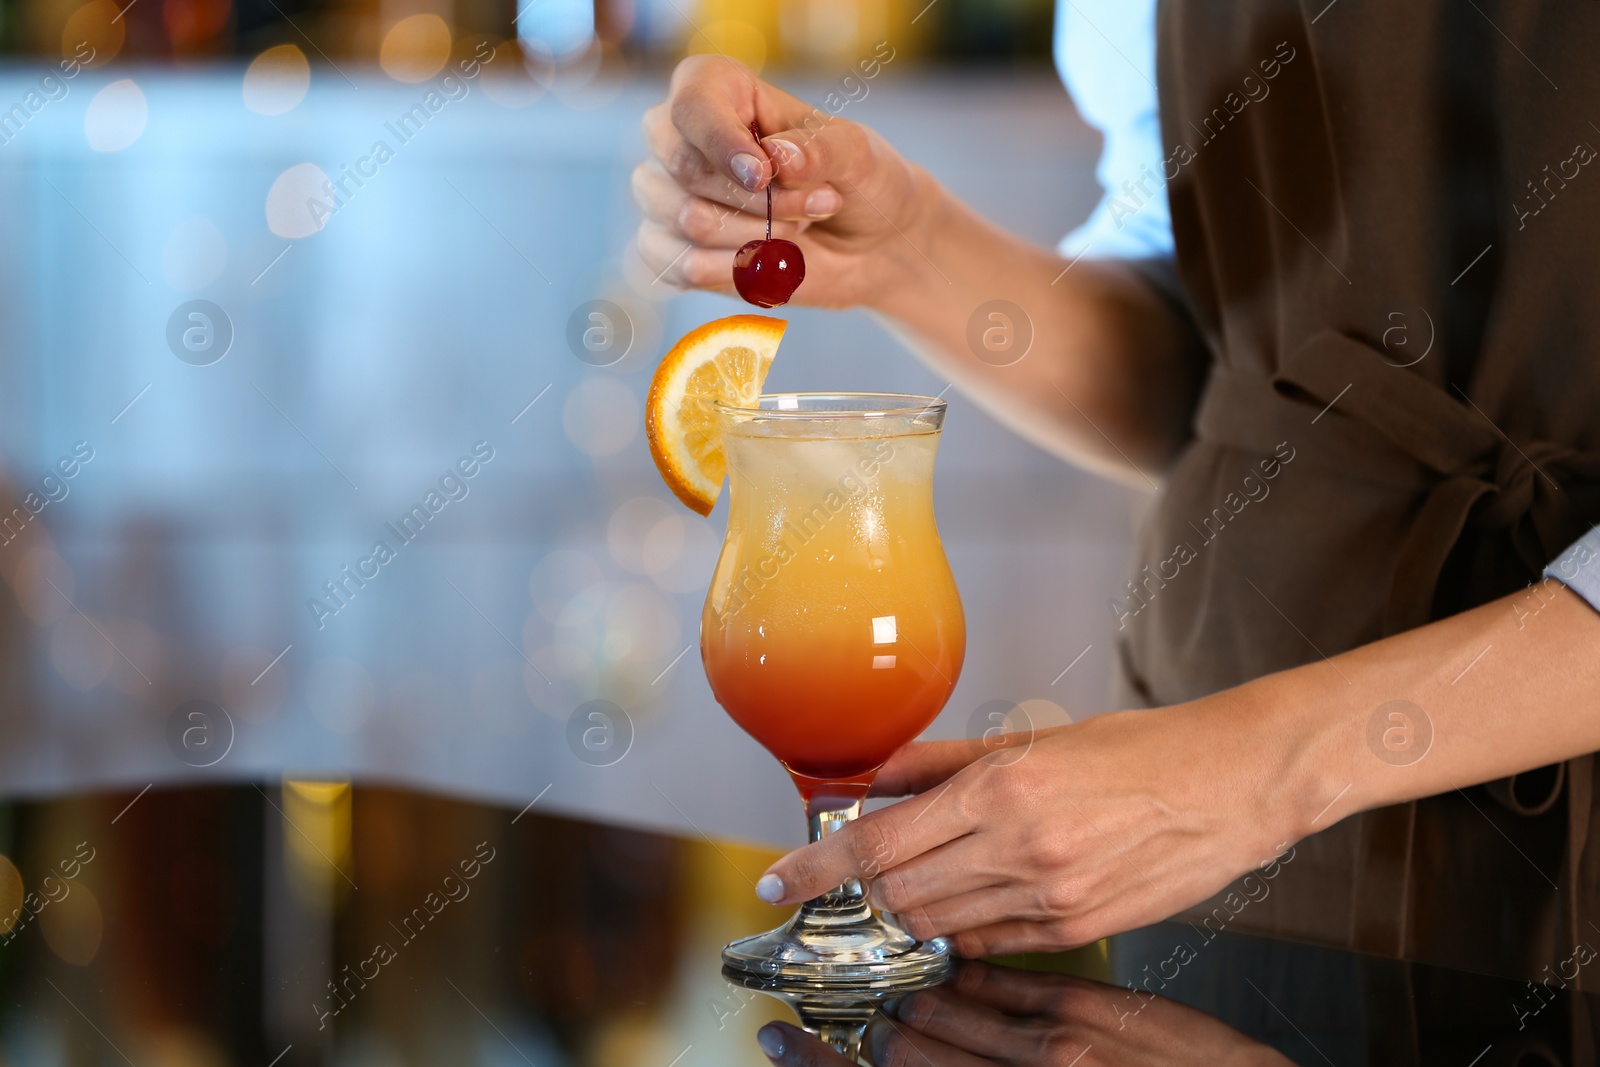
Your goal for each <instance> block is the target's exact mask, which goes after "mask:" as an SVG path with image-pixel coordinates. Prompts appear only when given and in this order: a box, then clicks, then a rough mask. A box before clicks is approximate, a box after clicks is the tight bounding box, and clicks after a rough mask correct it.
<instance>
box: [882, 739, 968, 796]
mask: <svg viewBox="0 0 1600 1067" xmlns="http://www.w3.org/2000/svg"><path fill="white" fill-rule="evenodd" d="M983 754H984V752H983V749H981V748H975V747H974V746H973V744H972V742H970V741H913V742H911V744H909V745H907V746H906V747H904V748H902V749H901V750H900V751H899V752H896V753H895V754H894V755H893V756H890V757H889V762H888V763H885V764H884V765H883V769H882V770H880V771H879V772H878V776H877V777H876V778H875V779H873V782H872V790H871V792H870V793H869V794H868V795H869V796H875V797H904V796H910V795H911V794H913V793H925V792H927V791H928V790H929V789H932V788H934V787H935V786H939V785H942V784H944V782H945V780H946V779H948V778H950V777H951V776H952V775H954V774H955V773H956V772H957V771H959V770H961V768H963V767H965V766H966V765H967V764H969V763H971V762H972V761H973V760H975V759H977V758H979V757H980V756H982V755H983Z"/></svg>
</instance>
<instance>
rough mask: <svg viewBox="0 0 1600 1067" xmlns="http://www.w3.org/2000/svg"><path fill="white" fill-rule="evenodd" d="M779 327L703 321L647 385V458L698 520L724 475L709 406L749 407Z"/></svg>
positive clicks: (754, 321) (743, 318) (756, 319)
mask: <svg viewBox="0 0 1600 1067" xmlns="http://www.w3.org/2000/svg"><path fill="white" fill-rule="evenodd" d="M786 326H788V323H787V322H785V321H784V320H783V319H774V318H770V317H768V316H766V315H730V316H728V317H727V318H725V319H717V320H716V321H715V322H708V323H706V324H705V325H704V326H701V327H699V328H698V329H694V330H690V331H689V332H688V333H687V334H685V335H684V336H683V339H682V340H680V341H679V342H678V343H677V344H675V345H673V346H672V350H671V351H669V352H668V353H667V354H666V356H664V357H663V358H662V360H661V365H660V366H659V367H657V368H656V374H655V377H654V378H653V379H651V381H650V399H649V400H648V401H647V402H646V403H645V412H644V429H645V436H646V437H647V438H648V439H649V441H650V455H651V457H652V458H653V459H654V460H655V461H656V469H657V470H659V471H660V472H661V477H662V479H663V480H665V481H666V483H667V488H669V489H671V490H672V492H673V494H674V495H675V496H677V498H678V499H679V500H681V501H683V502H684V503H685V504H686V505H688V506H689V507H690V508H692V509H693V510H694V511H696V512H698V513H699V514H701V515H709V514H710V513H711V509H712V508H713V507H714V506H715V505H716V503H717V496H718V494H720V493H721V492H722V479H723V476H724V475H725V474H727V472H728V461H727V458H726V457H725V456H724V455H723V452H722V434H721V432H720V431H719V430H718V428H717V418H716V411H715V408H714V406H713V404H714V402H715V401H718V400H720V401H723V402H724V403H729V404H736V405H739V406H741V407H754V406H755V405H756V401H757V400H759V399H760V397H761V383H762V382H764V381H765V380H766V378H767V370H768V368H770V367H771V366H772V357H773V356H774V355H776V354H777V351H778V342H779V341H782V340H783V331H784V328H785V327H786Z"/></svg>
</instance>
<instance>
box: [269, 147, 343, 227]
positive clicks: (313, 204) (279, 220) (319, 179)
mask: <svg viewBox="0 0 1600 1067" xmlns="http://www.w3.org/2000/svg"><path fill="white" fill-rule="evenodd" d="M336 206H337V205H335V204H334V201H333V182H332V181H330V180H329V178H328V175H327V173H326V172H324V171H323V169H322V168H321V167H319V166H317V165H316V164H315V163H296V164H295V165H294V166H292V167H290V168H289V169H288V170H286V171H284V172H283V173H282V174H280V175H278V177H277V179H276V180H275V181H273V183H272V188H270V189H268V190H267V229H269V230H271V231H272V232H273V233H275V234H277V235H278V236H279V237H288V238H291V239H296V238H301V237H310V236H311V235H312V234H314V233H316V232H317V231H318V230H320V229H322V227H324V226H326V225H327V224H328V219H330V218H332V215H331V214H330V213H329V212H330V211H331V210H332V209H333V208H335V207H336Z"/></svg>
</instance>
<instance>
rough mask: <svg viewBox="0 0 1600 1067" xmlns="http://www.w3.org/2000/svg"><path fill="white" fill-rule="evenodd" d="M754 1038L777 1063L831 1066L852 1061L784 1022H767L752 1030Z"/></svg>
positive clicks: (799, 1066)
mask: <svg viewBox="0 0 1600 1067" xmlns="http://www.w3.org/2000/svg"><path fill="white" fill-rule="evenodd" d="M756 1041H757V1043H758V1044H760V1046H761V1052H762V1054H763V1055H765V1056H766V1057H767V1059H769V1060H771V1061H772V1062H773V1063H776V1064H778V1065H780V1067H833V1065H834V1064H849V1063H852V1062H853V1061H852V1060H847V1059H845V1058H844V1057H843V1056H841V1055H839V1053H837V1052H835V1051H834V1050H833V1049H831V1048H829V1047H828V1046H827V1045H825V1044H823V1043H822V1042H821V1041H819V1040H818V1039H817V1038H816V1037H814V1036H812V1035H811V1034H808V1033H806V1032H805V1031H804V1030H802V1029H800V1028H799V1027H797V1026H790V1025H789V1024H788V1023H768V1024H767V1025H765V1026H763V1027H762V1028H761V1029H760V1030H759V1031H757V1032H756Z"/></svg>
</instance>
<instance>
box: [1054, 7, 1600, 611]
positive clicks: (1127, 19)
mask: <svg viewBox="0 0 1600 1067" xmlns="http://www.w3.org/2000/svg"><path fill="white" fill-rule="evenodd" d="M1054 51H1055V60H1056V69H1057V70H1058V71H1060V73H1061V80H1062V81H1063V82H1065V83H1066V86H1067V91H1068V92H1069V93H1071V94H1072V99H1073V102H1074V103H1076V104H1077V106H1078V113H1079V114H1080V115H1082V116H1083V120H1084V121H1085V122H1087V123H1088V124H1089V125H1090V126H1093V127H1094V128H1095V129H1096V130H1098V131H1100V135H1101V136H1102V137H1103V138H1104V139H1105V143H1104V146H1103V147H1102V148H1101V150H1100V161H1099V163H1097V164H1096V165H1095V169H1094V175H1095V178H1096V180H1098V181H1099V183H1100V188H1101V189H1102V190H1103V191H1104V192H1103V195H1102V196H1101V198H1100V202H1099V203H1098V204H1096V205H1095V209H1094V211H1093V212H1091V213H1090V215H1089V218H1088V219H1087V220H1085V221H1084V223H1083V225H1081V226H1079V227H1078V228H1077V229H1075V230H1073V231H1072V232H1071V233H1069V234H1067V236H1065V237H1063V238H1062V239H1061V243H1060V244H1059V245H1058V246H1057V249H1058V250H1059V251H1060V253H1061V254H1062V255H1063V256H1066V257H1067V258H1069V259H1077V258H1078V257H1080V256H1090V257H1096V258H1113V259H1160V258H1170V257H1171V256H1172V213H1171V211H1170V210H1169V208H1168V206H1167V188H1166V181H1165V179H1164V177H1163V175H1164V173H1165V171H1164V162H1163V161H1164V158H1165V156H1166V153H1165V152H1163V151H1162V147H1161V114H1160V111H1159V109H1158V107H1157V98H1156V0H1059V2H1058V3H1057V4H1056V26H1055V44H1054ZM1544 576H1545V577H1546V578H1553V579H1555V580H1556V581H1558V582H1561V583H1562V584H1563V585H1566V586H1567V587H1568V588H1569V589H1571V590H1572V591H1573V592H1574V593H1577V594H1578V595H1579V596H1581V597H1583V598H1584V599H1585V600H1587V601H1588V602H1589V603H1590V604H1591V605H1593V607H1594V608H1595V610H1597V611H1600V526H1597V527H1595V529H1593V530H1591V531H1590V532H1589V533H1588V535H1586V536H1585V537H1583V538H1581V539H1580V540H1579V541H1577V542H1576V543H1575V544H1573V545H1572V547H1570V548H1568V549H1567V551H1566V552H1564V553H1562V554H1561V556H1560V557H1558V558H1557V559H1556V560H1555V561H1554V562H1552V563H1551V564H1550V566H1549V567H1547V568H1546V569H1545V572H1544Z"/></svg>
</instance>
